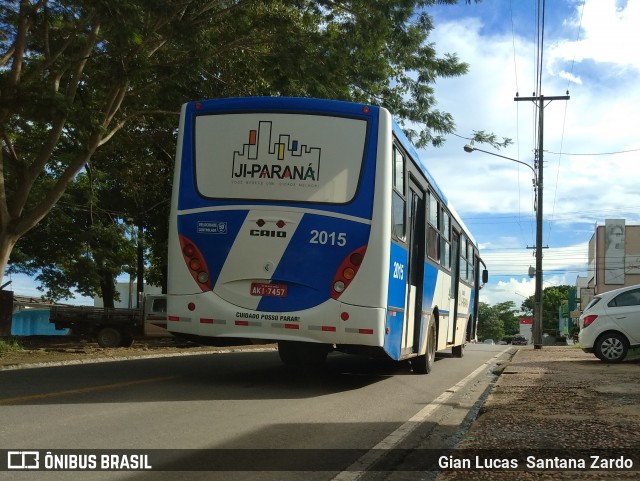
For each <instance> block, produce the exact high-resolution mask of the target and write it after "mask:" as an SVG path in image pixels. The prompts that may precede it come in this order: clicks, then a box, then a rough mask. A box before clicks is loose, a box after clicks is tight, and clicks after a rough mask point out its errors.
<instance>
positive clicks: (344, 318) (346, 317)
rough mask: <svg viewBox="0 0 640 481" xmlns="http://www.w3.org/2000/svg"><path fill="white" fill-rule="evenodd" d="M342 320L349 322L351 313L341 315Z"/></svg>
mask: <svg viewBox="0 0 640 481" xmlns="http://www.w3.org/2000/svg"><path fill="white" fill-rule="evenodd" d="M340 319H342V320H343V321H348V320H349V313H348V312H343V313H342V314H340Z"/></svg>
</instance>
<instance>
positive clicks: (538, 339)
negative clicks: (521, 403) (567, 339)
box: [464, 144, 542, 349]
mask: <svg viewBox="0 0 640 481" xmlns="http://www.w3.org/2000/svg"><path fill="white" fill-rule="evenodd" d="M474 150H477V151H479V152H484V153H485V154H489V155H495V156H496V157H501V158H503V159H507V160H510V161H512V162H517V163H518V164H522V165H526V166H527V167H528V168H529V169H531V172H533V186H534V188H537V191H536V197H537V201H536V204H535V210H536V272H535V276H536V282H535V286H536V291H535V295H534V307H533V322H534V325H533V346H534V349H542V162H538V173H536V170H535V169H534V168H533V167H532V166H531V165H529V164H527V163H526V162H522V161H520V160H517V159H512V158H511V157H505V156H504V155H500V154H496V153H494V152H489V151H487V150H482V149H478V148H477V147H474V146H473V145H470V144H467V145H465V146H464V151H465V152H467V153H471V152H473V151H474Z"/></svg>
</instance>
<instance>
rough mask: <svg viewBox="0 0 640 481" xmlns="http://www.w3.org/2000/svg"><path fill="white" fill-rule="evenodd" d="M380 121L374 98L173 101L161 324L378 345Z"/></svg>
mask: <svg viewBox="0 0 640 481" xmlns="http://www.w3.org/2000/svg"><path fill="white" fill-rule="evenodd" d="M390 126H391V120H390V118H389V115H388V112H386V111H384V110H381V109H378V108H377V107H372V106H365V105H359V104H351V103H345V102H338V101H325V100H315V99H290V98H245V99H243V98H239V99H224V100H210V101H203V102H192V103H188V104H185V105H184V106H183V108H182V114H181V120H180V130H179V138H178V146H177V153H176V165H175V174H174V183H173V196H172V206H171V217H170V236H169V276H168V314H169V315H168V329H169V330H170V331H171V332H173V333H175V334H176V335H180V336H183V337H188V338H192V339H194V340H198V341H200V342H206V343H214V344H220V345H224V344H233V343H238V342H247V340H267V341H279V346H280V347H281V348H282V347H283V346H285V347H286V346H292V345H294V343H296V345H298V346H299V344H297V343H299V342H303V343H311V344H302V346H305V347H309V346H312V347H313V346H314V345H315V346H316V347H318V346H323V347H322V348H321V350H324V348H325V347H326V348H327V349H328V348H330V346H333V345H353V346H372V347H381V346H383V344H384V319H385V312H386V302H387V298H386V292H387V283H388V276H389V273H388V259H389V249H390V247H389V242H388V240H389V238H390V225H389V224H390V223H389V222H378V221H375V220H374V212H385V211H388V210H389V209H390V206H389V203H390V198H389V197H390V196H389V195H388V194H385V192H387V193H388V192H389V190H388V189H389V188H390V187H389V186H385V185H381V184H383V182H376V178H377V175H376V174H377V173H376V169H377V166H378V159H379V156H380V158H383V157H384V156H385V155H388V153H389V152H390V149H391V147H390V145H389V143H390V140H387V138H390V135H378V134H379V131H380V129H381V128H382V129H383V130H384V129H386V132H389V130H390V128H391V127H390ZM379 138H380V139H379ZM387 158H388V157H387ZM380 169H389V172H386V173H384V175H380V174H381V172H378V174H379V175H378V178H380V177H381V178H387V179H388V178H390V169H391V166H390V165H387V163H383V162H381V163H380V166H379V167H378V170H380ZM207 341H208V342H207ZM281 356H282V353H281ZM285 362H286V361H285Z"/></svg>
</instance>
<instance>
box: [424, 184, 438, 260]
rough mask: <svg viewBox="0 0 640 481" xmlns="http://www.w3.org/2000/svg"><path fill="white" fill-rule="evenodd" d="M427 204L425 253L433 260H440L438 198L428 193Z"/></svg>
mask: <svg viewBox="0 0 640 481" xmlns="http://www.w3.org/2000/svg"><path fill="white" fill-rule="evenodd" d="M428 202H429V206H428V208H427V221H428V225H427V255H428V256H429V257H430V258H431V259H433V260H435V261H439V260H440V235H439V234H438V220H439V216H438V213H439V212H440V209H439V206H438V200H437V199H436V198H435V197H433V195H431V193H429V195H428Z"/></svg>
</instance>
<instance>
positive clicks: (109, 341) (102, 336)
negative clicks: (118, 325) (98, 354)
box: [97, 327, 122, 347]
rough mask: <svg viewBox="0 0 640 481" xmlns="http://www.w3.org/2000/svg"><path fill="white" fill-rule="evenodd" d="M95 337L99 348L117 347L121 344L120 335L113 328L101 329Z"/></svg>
mask: <svg viewBox="0 0 640 481" xmlns="http://www.w3.org/2000/svg"><path fill="white" fill-rule="evenodd" d="M97 337H98V345H99V346H100V347H119V346H120V345H121V344H122V333H121V332H120V331H118V330H117V329H115V328H113V327H103V328H102V329H100V330H99V331H98V336H97Z"/></svg>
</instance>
